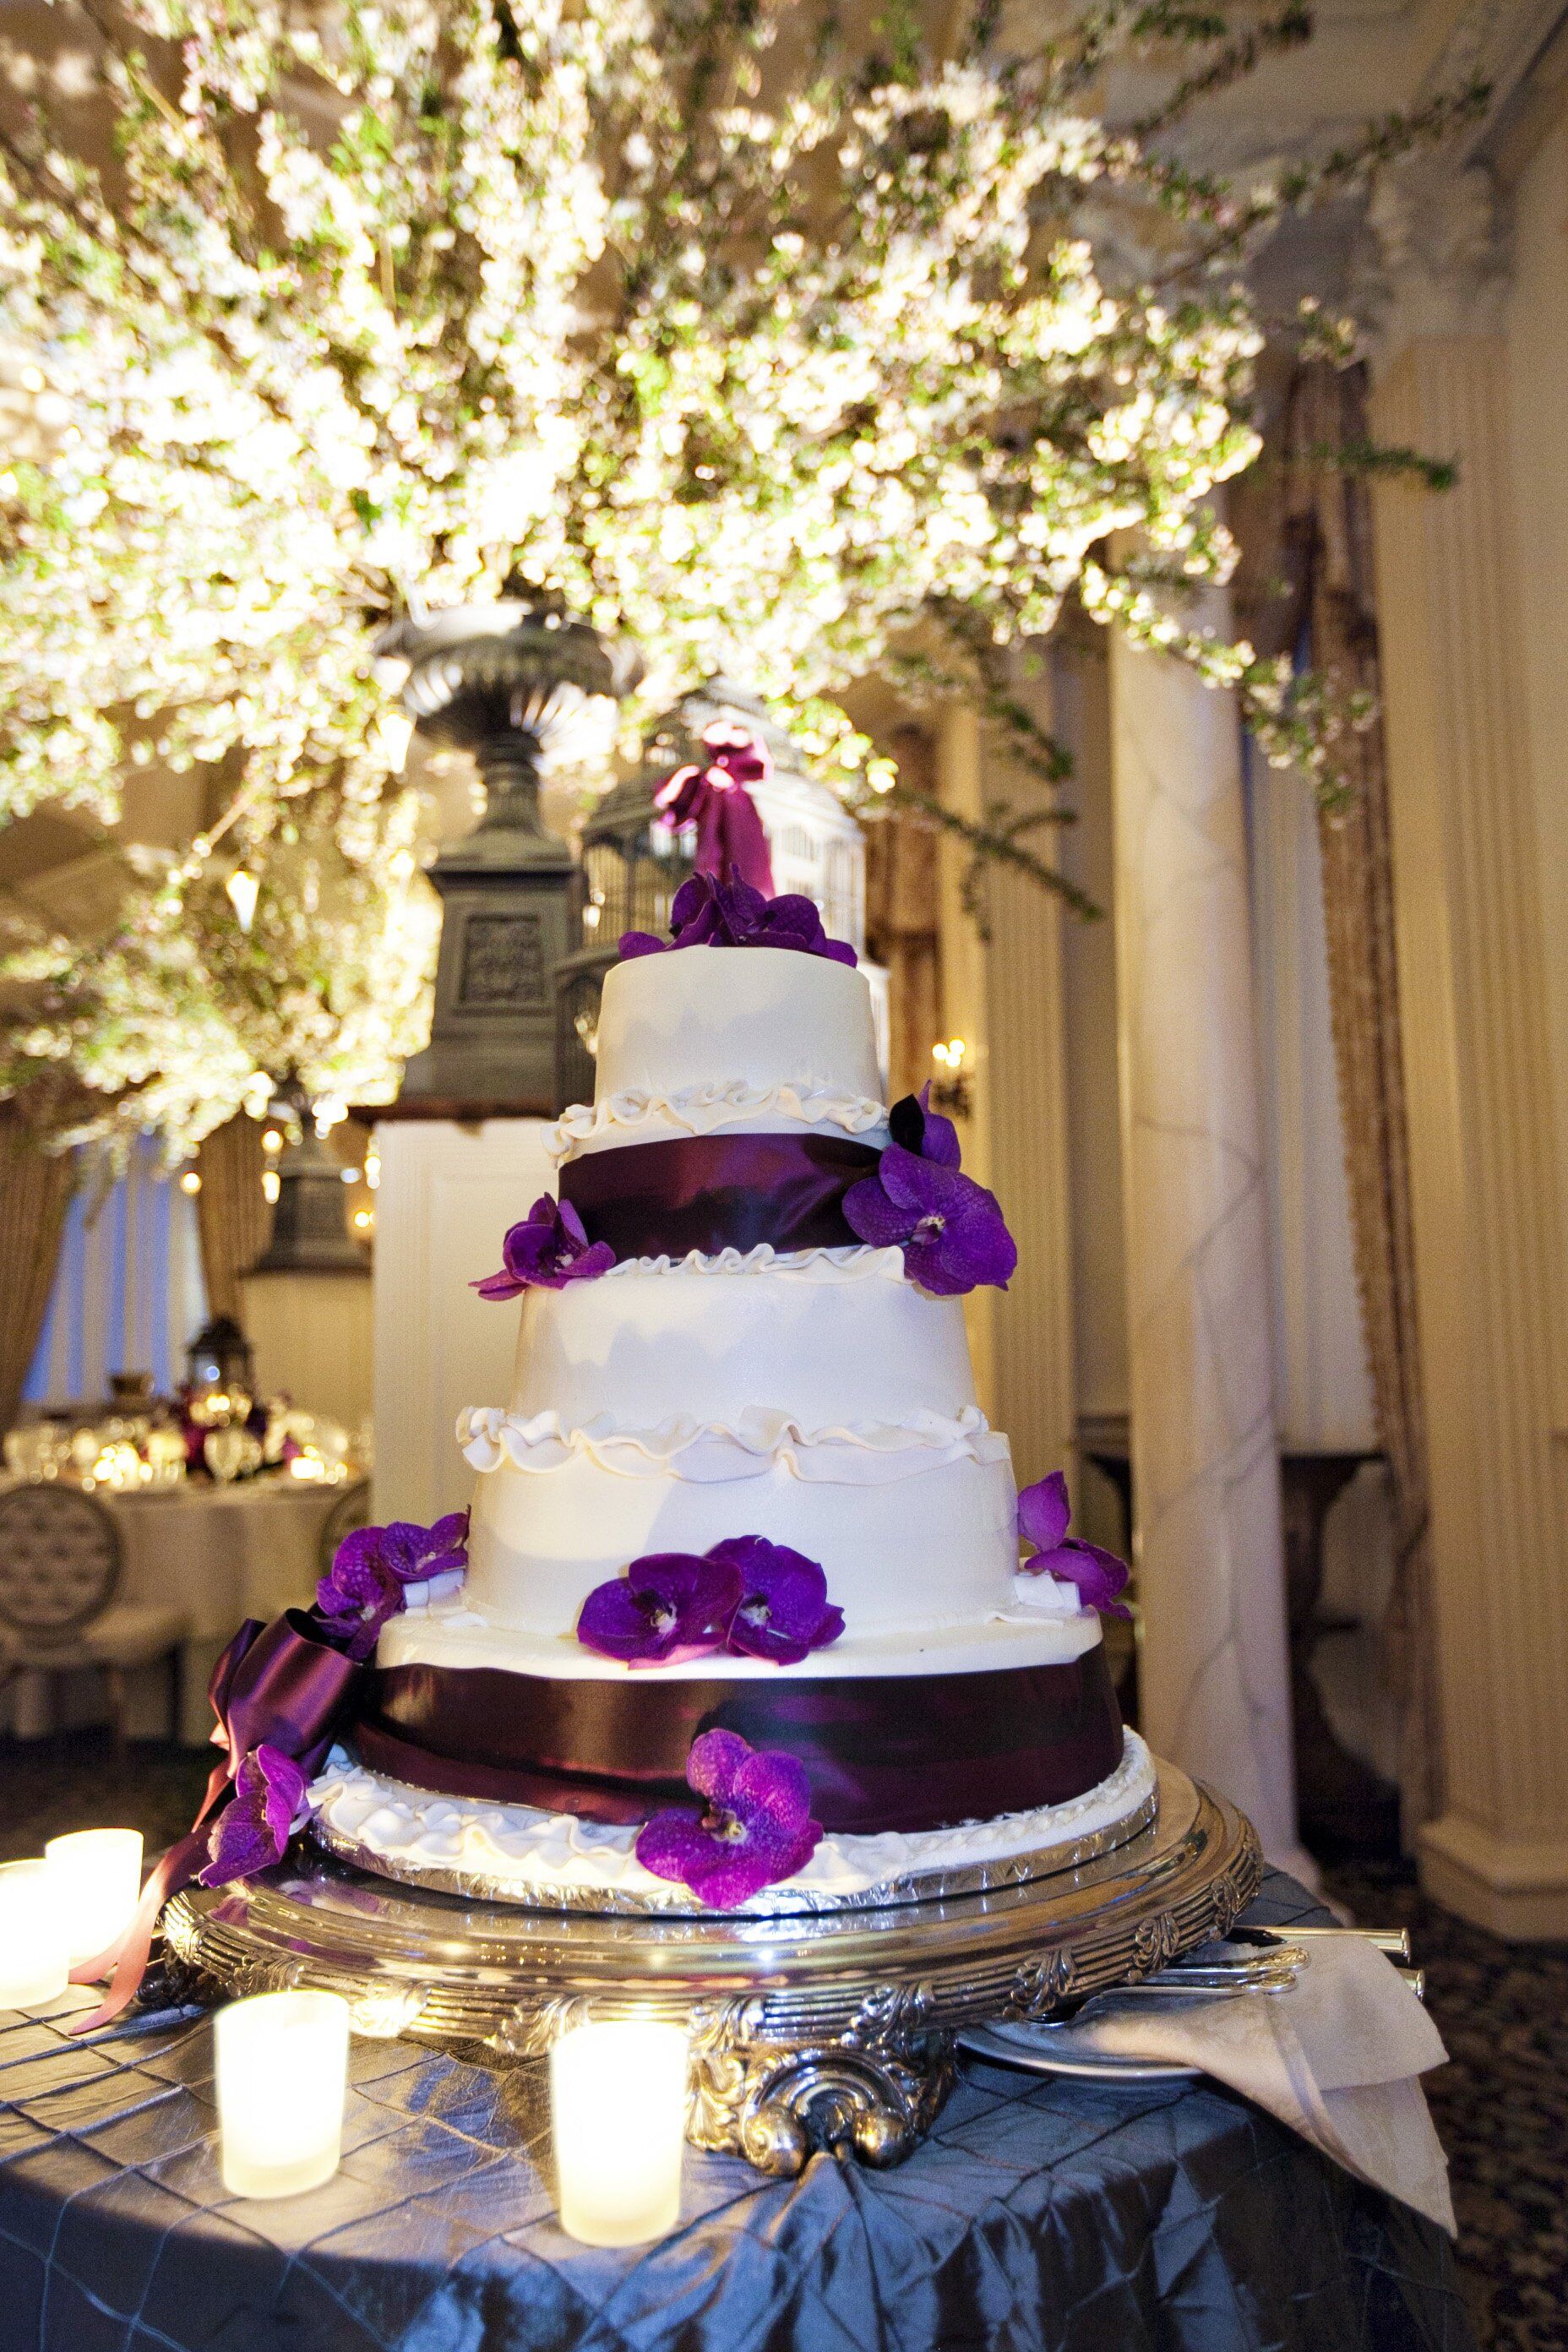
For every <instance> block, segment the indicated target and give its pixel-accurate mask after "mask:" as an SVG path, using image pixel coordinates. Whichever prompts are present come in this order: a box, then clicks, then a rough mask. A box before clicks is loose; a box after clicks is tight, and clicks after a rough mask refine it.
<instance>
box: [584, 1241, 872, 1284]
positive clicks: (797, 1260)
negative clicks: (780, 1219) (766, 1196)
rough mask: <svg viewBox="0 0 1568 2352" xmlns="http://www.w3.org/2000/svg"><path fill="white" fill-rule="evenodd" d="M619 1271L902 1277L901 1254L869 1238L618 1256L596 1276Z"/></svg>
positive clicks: (606, 1277) (606, 1278) (820, 1278)
mask: <svg viewBox="0 0 1568 2352" xmlns="http://www.w3.org/2000/svg"><path fill="white" fill-rule="evenodd" d="M621 1274H781V1275H793V1276H796V1277H797V1278H798V1279H799V1280H800V1281H802V1282H858V1281H861V1280H863V1279H864V1278H865V1277H866V1276H870V1275H881V1276H884V1277H885V1278H886V1279H887V1280H889V1281H890V1282H902V1280H903V1278H904V1254H903V1252H902V1250H899V1249H879V1248H877V1247H876V1245H875V1244H873V1243H870V1242H857V1243H855V1244H853V1245H852V1246H851V1247H849V1248H847V1249H808V1250H777V1249H774V1247H773V1244H772V1242H759V1243H758V1244H757V1245H756V1247H755V1248H754V1249H749V1250H738V1249H726V1250H720V1251H718V1252H716V1254H715V1255H713V1256H711V1257H704V1256H703V1255H702V1253H701V1251H700V1250H689V1252H688V1253H687V1255H686V1256H685V1257H624V1258H622V1259H621V1260H620V1262H619V1264H618V1265H612V1266H611V1267H610V1268H609V1270H608V1271H607V1272H606V1273H605V1274H603V1275H601V1276H600V1277H599V1279H600V1280H601V1281H602V1282H614V1280H615V1279H616V1276H617V1275H621Z"/></svg>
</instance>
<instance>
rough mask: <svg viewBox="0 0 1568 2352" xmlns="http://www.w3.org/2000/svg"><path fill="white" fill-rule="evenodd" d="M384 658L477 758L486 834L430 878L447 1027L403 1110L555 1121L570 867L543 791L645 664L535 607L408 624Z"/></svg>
mask: <svg viewBox="0 0 1568 2352" xmlns="http://www.w3.org/2000/svg"><path fill="white" fill-rule="evenodd" d="M376 651H377V655H378V658H379V662H380V664H381V667H382V672H383V675H384V677H386V678H387V680H388V682H389V683H390V682H391V680H392V679H393V677H397V678H398V681H399V684H400V687H401V697H402V701H403V707H404V709H405V711H406V712H407V713H408V715H409V717H410V718H411V719H413V720H414V722H415V724H416V727H417V728H418V729H419V730H420V732H421V734H423V735H425V736H426V737H428V739H429V740H431V741H432V742H435V743H440V744H443V745H446V746H448V747H450V748H453V749H456V750H458V751H470V752H472V754H473V756H474V759H475V761H477V763H478V766H479V774H480V777H481V778H482V780H483V783H484V792H485V813H484V815H483V816H482V818H481V819H480V821H479V829H478V831H477V832H475V833H472V834H470V835H468V839H467V840H466V841H460V842H456V843H452V844H448V845H447V847H446V848H444V849H443V850H442V852H441V854H440V856H438V857H437V860H436V863H435V865H434V866H432V867H431V869H430V879H431V881H432V882H433V883H434V885H435V887H436V888H437V891H438V892H439V893H440V896H441V900H442V910H443V911H442V918H441V953H440V961H439V962H438V964H437V971H436V1012H435V1018H434V1021H433V1023H432V1024H431V1031H430V1043H429V1045H428V1046H427V1047H426V1050H425V1052H424V1053H422V1054H416V1055H415V1056H414V1058H413V1060H412V1061H411V1062H410V1063H409V1065H408V1066H407V1069H406V1070H405V1073H404V1079H403V1095H404V1099H405V1101H411V1102H419V1101H424V1102H426V1103H427V1104H429V1105H430V1107H431V1108H433V1109H435V1110H437V1111H438V1112H447V1111H450V1112H452V1113H454V1114H458V1115H460V1113H461V1111H462V1110H463V1109H465V1108H466V1109H468V1110H470V1111H475V1112H478V1111H481V1110H483V1111H489V1110H495V1111H500V1112H504V1111H541V1112H547V1111H550V1110H552V1109H553V1108H554V1107H555V1048H554V996H553V984H552V974H553V972H554V970H555V966H556V965H557V964H558V963H559V962H560V961H561V959H562V957H563V955H564V954H565V953H566V950H567V943H568V941H567V921H566V898H567V889H568V886H569V884H570V881H571V877H572V853H571V851H570V849H569V848H568V847H567V845H566V844H565V842H563V841H560V840H558V839H557V838H556V836H555V835H553V834H552V833H549V832H547V831H546V829H545V827H544V825H543V824H542V822H541V819H540V814H539V786H540V780H541V777H542V774H543V773H544V772H545V771H546V770H547V769H548V767H549V766H550V764H551V762H552V761H553V760H556V759H558V758H559V757H560V756H561V755H562V754H563V751H565V750H566V749H567V747H568V746H569V745H570V743H571V741H572V740H573V738H574V734H575V733H576V732H577V730H578V728H579V725H580V722H581V720H582V717H583V714H584V710H585V709H586V708H587V707H588V706H589V705H590V704H591V703H593V702H595V700H615V699H617V698H619V697H620V696H622V695H624V694H626V693H628V692H629V691H630V689H631V688H633V687H634V686H635V685H636V684H637V680H638V679H639V678H640V677H641V676H642V661H641V658H640V656H638V655H637V651H636V649H635V647H633V646H630V645H627V644H612V643H610V642H609V641H608V640H606V639H605V638H604V637H601V636H600V635H598V633H597V631H596V630H594V629H591V628H589V627H588V625H587V624H586V623H585V622H583V621H572V620H568V619H567V617H566V615H565V614H564V612H563V609H562V608H561V606H560V605H559V604H556V603H554V602H553V601H552V600H551V599H549V598H547V597H542V596H539V595H536V594H532V593H528V594H520V595H515V596H509V597H507V598H505V599H504V600H503V601H502V602H501V603H500V604H488V605H468V606H459V607H458V608H456V609H455V610H452V611H450V612H444V613H435V614H429V615H427V616H426V618H425V619H423V620H418V621H416V620H413V619H409V620H405V621H402V622H399V623H398V624H397V625H395V627H394V628H391V629H389V630H387V631H386V632H385V634H384V635H383V636H382V638H381V639H380V641H379V643H378V645H377V648H376Z"/></svg>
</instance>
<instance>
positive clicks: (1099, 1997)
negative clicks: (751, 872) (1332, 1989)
mask: <svg viewBox="0 0 1568 2352" xmlns="http://www.w3.org/2000/svg"><path fill="white" fill-rule="evenodd" d="M1295 1981H1296V1970H1295V1969H1276V1970H1273V1971H1271V1972H1260V1973H1259V1974H1258V1975H1257V1976H1255V1977H1252V1978H1249V1979H1247V1980H1246V1981H1245V1982H1243V1983H1236V1982H1234V1981H1233V1982H1231V1983H1227V1984H1214V1985H1195V1986H1192V1987H1188V1986H1186V1985H1184V1984H1181V1983H1178V1982H1173V1981H1171V1980H1169V1979H1162V1980H1156V1979H1152V1978H1146V1979H1143V1980H1142V1982H1141V1983H1136V1984H1120V1985H1107V1986H1106V1988H1105V1990H1104V1991H1103V1992H1091V1993H1090V1994H1089V1996H1088V1998H1087V1999H1086V2000H1081V2001H1079V2005H1078V2007H1077V2008H1076V2009H1074V2010H1071V2011H1068V2013H1067V2014H1066V2015H1064V2016H1058V2017H1030V2018H1019V2019H1017V2020H1016V2023H1018V2024H1020V2025H1026V2026H1027V2028H1028V2030H1029V2032H1031V2033H1033V2032H1046V2033H1057V2032H1062V2031H1064V2030H1065V2029H1066V2028H1067V2027H1068V2026H1072V2025H1081V2024H1082V2023H1083V2021H1084V2020H1085V2019H1086V2018H1087V2017H1089V2016H1090V2015H1100V2016H1102V2015H1103V2014H1104V2012H1105V2011H1107V2010H1108V2009H1122V2008H1126V2007H1130V2006H1131V2007H1136V2006H1137V2005H1138V2004H1139V2003H1140V2002H1142V2001H1145V2000H1156V2001H1159V2002H1161V2003H1162V2004H1163V2006H1165V2007H1166V2008H1178V2009H1200V2008H1205V2007H1206V2006H1207V2005H1208V2003H1209V2002H1210V2001H1215V2000H1247V1998H1249V1997H1250V1995H1252V1994H1253V1993H1266V1994H1267V1993H1276V1992H1288V1991H1289V1989H1290V1987H1291V1986H1292V1985H1293V1984H1294V1983H1295Z"/></svg>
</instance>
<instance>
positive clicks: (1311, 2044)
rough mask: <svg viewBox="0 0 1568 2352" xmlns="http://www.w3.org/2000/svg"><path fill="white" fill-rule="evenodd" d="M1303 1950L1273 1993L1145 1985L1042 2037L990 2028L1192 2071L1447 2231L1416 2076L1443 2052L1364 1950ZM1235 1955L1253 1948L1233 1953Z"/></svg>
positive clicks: (1438, 2155)
mask: <svg viewBox="0 0 1568 2352" xmlns="http://www.w3.org/2000/svg"><path fill="white" fill-rule="evenodd" d="M1279 1932H1280V1934H1281V1935H1282V1936H1285V1937H1289V1932H1290V1931H1289V1927H1282V1928H1281V1929H1280V1930H1279ZM1304 1949H1305V1950H1306V1953H1307V1960H1306V1965H1305V1966H1304V1967H1303V1968H1302V1969H1301V1971H1300V1975H1299V1976H1298V1978H1297V1979H1296V1982H1295V1983H1294V1984H1293V1985H1292V1986H1291V1987H1290V1988H1289V1990H1288V1991H1285V1992H1274V1993H1261V1992H1255V1993H1243V1994H1240V1995H1237V1996H1233V1997H1231V1998H1227V1999H1223V2000H1210V2001H1199V2000H1181V2001H1177V2000H1172V2001H1169V2002H1167V2001H1163V2000H1155V1999H1154V1998H1153V1997H1152V1995H1150V1994H1146V1993H1145V1994H1140V1995H1139V1996H1138V1998H1137V2000H1136V2001H1130V2002H1129V2003H1128V2004H1127V2006H1126V2007H1125V2008H1124V2009H1119V2010H1110V2011H1104V2012H1103V2013H1101V2014H1098V2015H1093V2016H1090V2017H1089V2019H1087V2020H1086V2021H1085V2022H1084V2023H1083V2024H1082V2025H1075V2026H1071V2027H1058V2028H1056V2029H1054V2030H1053V2031H1052V2032H1050V2033H1049V2035H1048V2036H1047V2034H1045V2033H1042V2032H1038V2031H1037V2029H1035V2028H1032V2027H1030V2026H1027V2025H1002V2026H997V2027H994V2029H993V2031H994V2032H998V2033H1001V2034H1003V2035H1005V2037H1006V2039H1007V2040H1009V2041H1016V2042H1018V2043H1019V2044H1020V2046H1023V2047H1033V2048H1035V2049H1040V2048H1042V2047H1043V2046H1045V2044H1046V2043H1047V2041H1048V2043H1049V2046H1050V2048H1051V2049H1052V2050H1054V2051H1059V2052H1060V2053H1061V2055H1062V2056H1063V2057H1067V2056H1069V2055H1071V2056H1074V2057H1079V2056H1082V2057H1091V2056H1095V2055H1104V2056H1110V2057H1118V2058H1148V2059H1155V2060H1159V2061H1162V2062H1163V2063H1167V2064H1171V2065H1182V2066H1196V2067H1199V2068H1201V2069H1202V2071H1203V2072H1204V2073H1205V2074H1212V2075H1213V2076H1214V2078H1215V2081H1216V2082H1220V2083H1225V2084H1228V2085H1229V2087H1230V2088H1231V2089H1232V2090H1233V2091H1239V2092H1240V2093H1241V2094H1242V2095H1243V2096H1244V2097H1245V2098H1248V2099H1251V2100H1253V2101H1254V2102H1255V2103H1256V2104H1257V2105H1258V2106H1260V2107H1266V2108H1267V2109H1268V2112H1269V2114H1270V2115H1273V2116H1279V2120H1280V2121H1281V2123H1286V2124H1289V2126H1290V2128H1291V2129H1292V2131H1298V2132H1300V2135H1301V2137H1302V2138H1303V2139H1309V2140H1310V2141H1311V2143H1312V2145H1313V2147H1321V2149H1322V2150H1323V2152H1324V2154H1325V2155H1327V2156H1331V2157H1332V2158H1333V2159H1334V2161H1335V2162H1336V2163H1337V2164H1342V2165H1343V2166H1344V2168H1345V2169H1346V2171H1347V2172H1353V2173H1354V2174H1355V2175H1356V2177H1357V2179H1361V2180H1365V2181H1369V2182H1370V2183H1371V2185H1372V2186H1373V2188H1374V2189H1386V2191H1387V2192H1388V2194H1389V2195H1390V2196H1391V2197H1397V2198H1399V2199H1400V2200H1401V2201H1402V2202H1403V2203H1405V2204H1406V2205H1413V2206H1414V2207H1415V2210H1416V2211H1417V2212H1418V2213H1425V2214H1426V2215H1427V2217H1428V2218H1429V2219H1430V2220H1432V2221H1436V2222H1437V2223H1438V2224H1439V2225H1440V2227H1442V2228H1443V2229H1445V2230H1447V2232H1448V2234H1449V2236H1450V2237H1452V2236H1453V2234H1454V2205H1453V2200H1452V2198H1451V2196H1450V2195H1449V2192H1448V2167H1447V2159H1446V2158H1445V2157H1444V2154H1443V2150H1442V2147H1441V2146H1440V2144H1439V2142H1438V2138H1437V2135H1436V2131H1435V2129H1434V2128H1433V2124H1432V2118H1431V2116H1430V2115H1429V2114H1428V2112H1427V2107H1426V2095H1425V2094H1424V2093H1423V2091H1422V2088H1421V2084H1420V2081H1419V2079H1418V2078H1419V2077H1420V2076H1421V2075H1422V2074H1426V2072H1427V2070H1428V2069H1429V2068H1430V2067H1433V2066H1440V2065H1442V2064H1443V2063H1444V2061H1445V2060H1446V2058H1447V2054H1448V2053H1447V2051H1446V2050H1445V2049H1444V2047H1443V2043H1442V2039H1441V2037H1440V2036H1439V2034H1438V2032H1437V2029H1436V2026H1435V2025H1434V2024H1433V2022H1432V2021H1431V2019H1430V2018H1429V2017H1428V2016H1427V2014H1426V2011H1425V2009H1423V2007H1422V2006H1421V2003H1420V2002H1419V2001H1418V2000H1416V1998H1415V1994H1414V1993H1413V1992H1412V1991H1411V1990H1410V1988H1409V1986H1408V1985H1407V1984H1405V1980H1404V1979H1403V1978H1402V1977H1401V1976H1400V1975H1399V1973H1398V1970H1397V1969H1395V1968H1394V1964H1393V1962H1392V1961H1391V1960H1389V1959H1387V1958H1385V1957H1384V1954H1383V1953H1382V1952H1380V1951H1378V1950H1377V1949H1376V1948H1375V1947H1374V1946H1373V1945H1371V1944H1368V1943H1364V1942H1363V1940H1362V1939H1361V1938H1360V1937H1353V1936H1346V1937H1332V1938H1330V1937H1324V1938H1322V1939H1321V1941H1319V1940H1317V1939H1313V1940H1311V1941H1310V1942H1309V1943H1308V1944H1307V1945H1306V1946H1305V1947H1304ZM1234 1957H1236V1958H1238V1959H1239V1958H1247V1959H1258V1958H1260V1957H1261V1954H1260V1952H1259V1951H1258V1948H1256V1947H1248V1948H1247V1949H1246V1950H1245V1951H1243V1950H1242V1949H1241V1948H1236V1949H1235V1953H1234Z"/></svg>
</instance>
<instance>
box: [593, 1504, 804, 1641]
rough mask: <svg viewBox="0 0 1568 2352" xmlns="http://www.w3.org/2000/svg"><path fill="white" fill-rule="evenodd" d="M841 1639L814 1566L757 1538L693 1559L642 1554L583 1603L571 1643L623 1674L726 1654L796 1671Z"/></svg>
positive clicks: (739, 1539)
mask: <svg viewBox="0 0 1568 2352" xmlns="http://www.w3.org/2000/svg"><path fill="white" fill-rule="evenodd" d="M843 1631H844V1612H843V1611H842V1610H841V1609H836V1608H835V1607H834V1605H833V1603H832V1602H831V1601H829V1600H828V1598H827V1579H826V1577H825V1576H824V1574H823V1572H822V1570H821V1569H820V1568H819V1567H818V1566H817V1563H816V1560H814V1559H806V1557H805V1553H804V1552H798V1551H791V1550H790V1549H789V1547H788V1545H787V1544H775V1543H769V1542H768V1540H767V1538H765V1537H764V1536H728V1537H726V1538H725V1539H724V1541H723V1542H722V1543H716V1544H714V1545H713V1546H712V1548H711V1549H710V1550H709V1551H707V1552H705V1553H703V1554H702V1555H701V1556H700V1557H699V1555H697V1554H696V1553H693V1552H679V1551H662V1552H650V1553H648V1554H647V1557H646V1558H645V1559H634V1560H633V1561H632V1563H631V1566H630V1567H629V1568H628V1569H627V1570H626V1574H625V1575H624V1576H616V1577H612V1578H611V1579H610V1580H609V1582H608V1583H607V1584H600V1585H596V1586H595V1589H594V1591H592V1592H590V1593H589V1595H588V1598H587V1599H586V1601H584V1603H583V1607H582V1611H581V1613H580V1614H579V1616H578V1619H577V1639H578V1640H579V1642H581V1643H582V1644H583V1646H584V1649H587V1650H594V1651H596V1652H597V1653H598V1654H599V1655H600V1656H601V1657H605V1658H618V1659H620V1660H621V1661H622V1662H623V1664H626V1665H628V1666H667V1665H673V1664H679V1663H680V1662H681V1661H682V1660H684V1659H688V1658H702V1657H710V1656H712V1655H713V1654H715V1653H716V1652H718V1651H721V1650H722V1651H727V1652H728V1653H729V1654H730V1655H731V1657H751V1658H767V1659H770V1660H771V1661H772V1662H773V1664H775V1665H780V1666H795V1665H798V1664H800V1663H801V1661H802V1659H803V1658H805V1657H808V1656H809V1655H810V1654H811V1652H812V1651H813V1650H821V1649H825V1648H826V1646H827V1644H828V1643H830V1642H836V1641H837V1639H838V1636H839V1635H840V1633H843Z"/></svg>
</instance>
